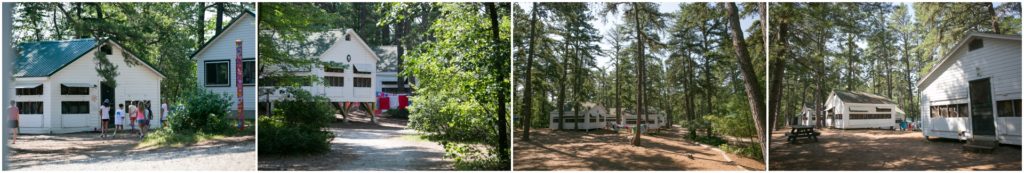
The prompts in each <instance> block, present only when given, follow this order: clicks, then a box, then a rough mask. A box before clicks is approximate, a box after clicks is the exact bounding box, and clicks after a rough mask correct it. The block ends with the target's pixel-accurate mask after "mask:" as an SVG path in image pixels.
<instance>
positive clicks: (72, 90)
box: [60, 84, 89, 95]
mask: <svg viewBox="0 0 1024 173" xmlns="http://www.w3.org/2000/svg"><path fill="white" fill-rule="evenodd" d="M60 95H89V88H88V87H69V86H66V85H63V84H61V85H60Z"/></svg>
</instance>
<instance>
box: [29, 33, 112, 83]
mask: <svg viewBox="0 0 1024 173" xmlns="http://www.w3.org/2000/svg"><path fill="white" fill-rule="evenodd" d="M97 43H98V41H97V40H96V39H94V38H85V39H73V40H59V41H39V42H27V43H21V44H18V50H19V51H18V58H17V59H15V60H14V77H46V76H50V75H52V74H53V73H56V72H57V71H60V69H62V68H64V66H67V65H68V64H70V63H71V62H74V61H75V60H77V59H78V58H79V57H81V56H82V55H85V53H88V52H89V51H91V50H92V49H93V48H95V47H96V46H97Z"/></svg>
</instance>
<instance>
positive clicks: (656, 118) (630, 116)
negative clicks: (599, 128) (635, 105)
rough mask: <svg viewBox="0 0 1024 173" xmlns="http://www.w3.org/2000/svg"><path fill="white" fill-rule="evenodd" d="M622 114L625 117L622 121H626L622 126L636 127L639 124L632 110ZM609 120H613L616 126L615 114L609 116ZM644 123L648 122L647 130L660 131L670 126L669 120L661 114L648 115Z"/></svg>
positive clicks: (624, 111)
mask: <svg viewBox="0 0 1024 173" xmlns="http://www.w3.org/2000/svg"><path fill="white" fill-rule="evenodd" d="M622 113H623V115H622V116H621V117H622V120H623V121H625V122H624V123H622V124H623V125H622V126H623V127H635V126H636V124H637V117H636V113H635V112H633V111H632V110H630V111H626V110H623V111H622ZM609 119H612V124H616V123H615V120H614V119H615V114H614V112H612V113H611V114H610V115H609ZM644 121H645V122H646V126H647V129H659V128H661V127H663V126H665V125H666V124H668V119H667V118H666V116H665V114H661V113H648V115H647V116H644Z"/></svg>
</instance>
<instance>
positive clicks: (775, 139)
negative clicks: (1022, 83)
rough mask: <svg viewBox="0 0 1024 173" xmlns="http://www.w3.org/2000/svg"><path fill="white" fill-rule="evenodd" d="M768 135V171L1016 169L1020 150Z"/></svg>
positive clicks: (874, 137)
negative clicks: (979, 150)
mask: <svg viewBox="0 0 1024 173" xmlns="http://www.w3.org/2000/svg"><path fill="white" fill-rule="evenodd" d="M788 131H789V129H785V130H780V131H775V132H772V142H771V146H770V147H769V148H770V150H769V151H770V153H769V155H770V158H769V159H768V160H769V163H770V166H769V168H770V169H771V170H1021V147H1020V146H1016V145H1002V146H1000V147H999V148H996V150H995V151H993V152H992V153H974V152H966V151H962V150H961V148H960V147H961V146H962V145H963V144H962V143H960V142H958V141H957V140H950V139H936V138H934V137H933V138H932V140H930V141H929V140H925V139H924V136H923V135H921V132H900V131H891V130H830V129H824V130H820V131H821V132H822V134H821V136H819V137H818V142H813V141H810V140H801V141H798V142H795V143H787V142H786V139H785V137H784V134H785V132H788Z"/></svg>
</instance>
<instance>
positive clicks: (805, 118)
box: [795, 104, 818, 126]
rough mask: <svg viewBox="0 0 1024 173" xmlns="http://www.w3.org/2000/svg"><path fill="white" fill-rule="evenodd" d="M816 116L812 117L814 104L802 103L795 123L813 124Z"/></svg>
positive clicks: (815, 121)
mask: <svg viewBox="0 0 1024 173" xmlns="http://www.w3.org/2000/svg"><path fill="white" fill-rule="evenodd" d="M817 120H818V119H817V117H814V105H813V104H804V105H803V106H802V107H800V116H799V117H797V120H796V123H795V125H805V126H815V125H817Z"/></svg>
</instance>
